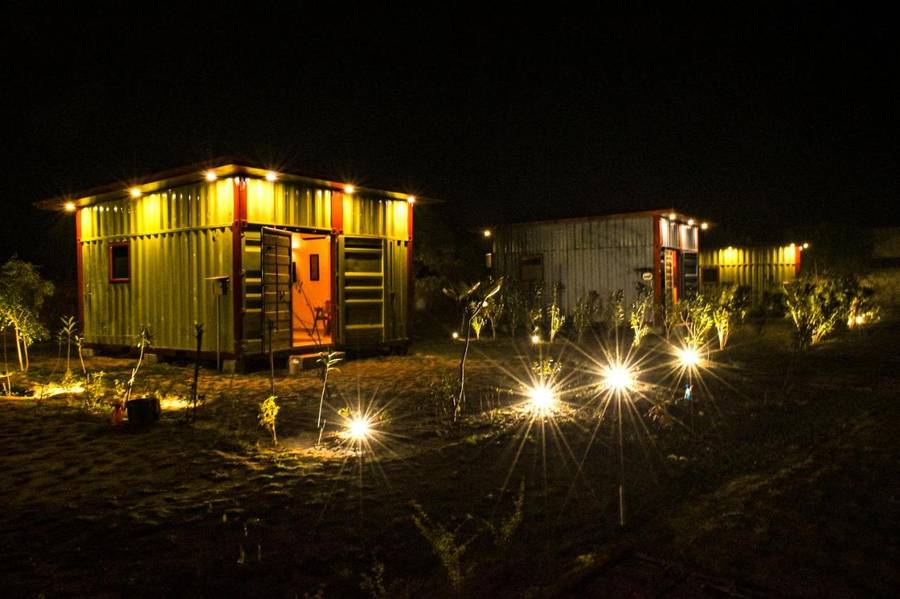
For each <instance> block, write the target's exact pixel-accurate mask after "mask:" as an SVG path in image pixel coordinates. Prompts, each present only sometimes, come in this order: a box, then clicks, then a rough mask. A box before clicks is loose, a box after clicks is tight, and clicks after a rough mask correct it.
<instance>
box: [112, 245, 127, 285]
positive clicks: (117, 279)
mask: <svg viewBox="0 0 900 599" xmlns="http://www.w3.org/2000/svg"><path fill="white" fill-rule="evenodd" d="M129 280H131V256H130V247H129V245H128V243H127V242H125V243H113V244H110V246H109V282H110V283H127V282H128V281H129Z"/></svg>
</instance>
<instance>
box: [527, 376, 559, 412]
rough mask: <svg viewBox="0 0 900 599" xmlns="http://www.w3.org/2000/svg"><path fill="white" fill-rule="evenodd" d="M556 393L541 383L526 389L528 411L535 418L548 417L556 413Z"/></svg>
mask: <svg viewBox="0 0 900 599" xmlns="http://www.w3.org/2000/svg"><path fill="white" fill-rule="evenodd" d="M556 407H557V399H556V392H555V391H554V390H553V389H551V388H550V387H548V386H546V385H545V384H543V383H541V384H540V385H537V386H535V387H530V388H529V389H528V410H529V411H530V412H531V413H532V414H534V415H535V416H549V415H551V414H553V413H554V412H555V411H556Z"/></svg>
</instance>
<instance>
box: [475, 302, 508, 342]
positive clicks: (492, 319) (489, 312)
mask: <svg viewBox="0 0 900 599" xmlns="http://www.w3.org/2000/svg"><path fill="white" fill-rule="evenodd" d="M505 312H506V294H503V293H498V294H496V295H494V296H493V297H491V298H489V299H486V300H485V301H484V307H483V308H482V309H481V313H482V315H483V316H484V319H485V320H486V321H487V322H489V323H491V338H492V339H496V338H497V325H498V324H499V323H500V320H501V319H502V318H503V314H504V313H505Z"/></svg>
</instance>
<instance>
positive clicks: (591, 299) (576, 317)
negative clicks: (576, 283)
mask: <svg viewBox="0 0 900 599" xmlns="http://www.w3.org/2000/svg"><path fill="white" fill-rule="evenodd" d="M600 304H601V302H600V294H599V293H597V292H596V291H591V292H589V293H588V294H587V295H582V296H581V297H579V298H578V301H577V302H575V308H574V309H573V310H572V326H573V327H575V333H576V334H577V335H578V342H579V343H581V340H582V338H583V337H584V334H585V333H586V332H587V330H588V329H590V328H591V325H593V323H594V320H596V319H597V315H598V314H599V313H600V309H601V306H600Z"/></svg>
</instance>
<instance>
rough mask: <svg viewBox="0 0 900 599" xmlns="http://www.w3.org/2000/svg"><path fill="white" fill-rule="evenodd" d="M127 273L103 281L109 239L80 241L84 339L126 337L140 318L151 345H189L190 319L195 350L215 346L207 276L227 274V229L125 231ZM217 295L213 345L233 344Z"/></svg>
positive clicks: (226, 305) (124, 340)
mask: <svg viewBox="0 0 900 599" xmlns="http://www.w3.org/2000/svg"><path fill="white" fill-rule="evenodd" d="M128 241H129V252H130V270H131V273H130V274H131V278H130V281H129V282H127V283H110V282H109V241H107V240H100V239H94V240H91V241H83V242H82V252H83V257H84V272H85V279H84V285H85V289H84V291H85V303H84V304H85V308H84V311H85V322H84V331H85V340H86V341H87V342H88V343H98V344H109V345H132V344H133V343H134V340H135V337H136V335H137V334H138V332H139V331H140V328H141V326H142V325H144V324H147V325H149V326H150V330H151V332H152V334H153V345H154V346H155V347H159V348H166V349H181V350H194V349H196V346H197V345H196V341H195V338H194V323H195V322H200V323H203V324H204V331H205V332H204V337H203V350H204V351H215V349H216V304H215V302H216V299H217V298H216V296H214V290H213V282H212V281H207V280H206V279H207V277H215V276H222V275H226V276H230V274H231V229H229V228H228V227H213V228H207V229H202V230H190V231H179V232H172V233H158V234H152V235H135V236H129V238H128ZM230 293H231V291H230V289H229V295H226V296H225V297H224V298H219V299H218V301H220V302H221V321H220V322H221V327H222V328H221V335H222V336H221V347H222V348H223V351H228V350H229V349H230V348H231V347H233V342H232V338H233V337H232V331H233V327H232V321H231V309H230V308H231V299H230Z"/></svg>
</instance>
